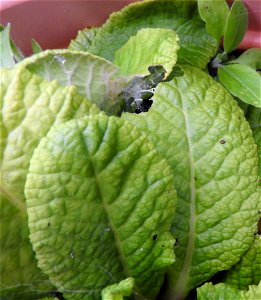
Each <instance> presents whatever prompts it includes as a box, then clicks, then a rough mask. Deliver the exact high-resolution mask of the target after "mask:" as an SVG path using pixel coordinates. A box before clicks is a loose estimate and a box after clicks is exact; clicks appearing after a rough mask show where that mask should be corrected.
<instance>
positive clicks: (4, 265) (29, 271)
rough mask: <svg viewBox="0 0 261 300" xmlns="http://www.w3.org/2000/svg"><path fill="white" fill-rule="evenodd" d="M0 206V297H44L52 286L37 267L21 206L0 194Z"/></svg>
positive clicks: (23, 205) (24, 214)
mask: <svg viewBox="0 0 261 300" xmlns="http://www.w3.org/2000/svg"><path fill="white" fill-rule="evenodd" d="M0 207H1V209H0V252H1V255H0V265H1V268H0V277H1V283H0V298H1V299H3V300H4V299H8V300H16V299H19V300H20V299H21V300H29V299H36V298H41V297H43V296H44V295H48V293H50V292H51V291H52V290H54V287H53V286H52V285H51V283H50V282H49V280H48V278H47V276H46V275H44V274H43V272H42V271H41V270H40V269H39V268H38V267H37V261H36V259H35V254H34V252H33V249H32V245H31V243H30V241H29V228H28V223H27V212H26V207H25V203H19V201H16V199H12V198H11V197H8V196H5V195H4V194H2V191H1V194H0Z"/></svg>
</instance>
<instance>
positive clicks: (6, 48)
mask: <svg viewBox="0 0 261 300" xmlns="http://www.w3.org/2000/svg"><path fill="white" fill-rule="evenodd" d="M6 28H8V29H6V32H5V33H3V34H2V32H3V31H4V30H5V28H4V26H2V25H0V31H1V32H0V44H1V46H0V47H1V48H0V53H1V66H0V67H2V66H3V65H2V60H3V64H5V63H8V62H9V60H11V65H10V66H12V65H13V63H16V62H20V61H22V60H23V59H24V56H23V54H22V52H21V50H20V49H19V48H17V47H16V45H15V43H14V42H13V41H12V39H11V38H10V24H8V25H7V27H6ZM7 32H8V33H7ZM8 39H9V43H8ZM7 55H8V57H9V58H7ZM10 55H11V57H10Z"/></svg>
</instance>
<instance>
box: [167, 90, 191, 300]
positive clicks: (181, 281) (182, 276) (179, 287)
mask: <svg viewBox="0 0 261 300" xmlns="http://www.w3.org/2000/svg"><path fill="white" fill-rule="evenodd" d="M180 99H181V104H182V109H180V111H182V113H183V115H184V121H185V132H186V133H187V134H186V139H187V142H188V157H189V162H190V188H191V196H190V217H189V234H188V244H187V248H186V249H187V251H186V255H185V259H184V262H183V266H182V269H181V271H180V273H179V276H178V280H177V281H176V283H175V286H174V287H173V291H174V292H173V293H172V295H173V298H172V299H170V300H175V299H183V298H184V296H185V292H186V285H187V282H188V279H189V273H190V267H191V263H192V258H193V253H194V249H195V231H196V226H195V223H196V222H195V217H196V202H195V200H196V187H195V180H194V178H195V167H194V158H193V151H192V148H193V145H192V143H191V140H190V136H189V134H190V132H191V127H190V123H189V118H188V116H187V114H186V111H185V109H184V105H183V99H182V95H181V94H180Z"/></svg>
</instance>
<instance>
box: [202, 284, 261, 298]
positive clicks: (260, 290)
mask: <svg viewBox="0 0 261 300" xmlns="http://www.w3.org/2000/svg"><path fill="white" fill-rule="evenodd" d="M248 288H249V289H248V291H243V290H237V289H235V288H233V287H231V286H230V285H228V284H224V283H219V284H216V285H213V284H212V283H210V282H209V283H206V284H204V285H203V286H201V287H200V288H197V299H198V300H209V299H226V300H229V299H231V300H232V299H237V300H250V299H251V300H252V299H253V300H257V299H261V283H259V285H251V286H249V287H248Z"/></svg>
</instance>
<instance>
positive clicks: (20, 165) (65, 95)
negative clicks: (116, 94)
mask: <svg viewBox="0 0 261 300" xmlns="http://www.w3.org/2000/svg"><path fill="white" fill-rule="evenodd" d="M0 78H1V95H0V99H1V115H2V116H1V117H2V123H1V127H0V129H1V139H0V142H1V143H0V145H1V148H0V149H1V169H0V170H1V176H2V178H1V179H2V180H1V188H2V189H3V190H4V192H5V193H6V194H7V195H9V196H10V198H14V199H16V201H22V200H23V199H24V184H25V179H26V175H27V172H28V167H29V162H30V159H31V157H32V154H33V151H34V149H35V147H36V146H37V145H38V143H39V141H40V139H41V138H42V137H43V136H45V135H46V133H47V132H48V131H49V129H50V128H51V127H52V125H53V124H56V123H59V122H62V121H66V120H70V119H72V118H77V117H83V116H85V115H87V114H88V113H89V112H92V113H95V112H98V111H99V109H98V108H97V107H96V106H95V105H92V104H91V103H89V102H88V101H87V100H86V99H85V98H83V97H82V96H80V95H79V94H78V93H77V90H76V88H75V87H72V86H71V87H62V86H60V85H59V84H58V83H57V82H55V81H53V82H52V83H50V82H48V81H46V80H44V79H42V78H40V77H39V76H36V75H33V74H31V73H30V72H29V71H28V70H26V69H24V68H23V67H19V66H18V67H17V68H15V69H12V70H7V69H5V70H1V76H0Z"/></svg>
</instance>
